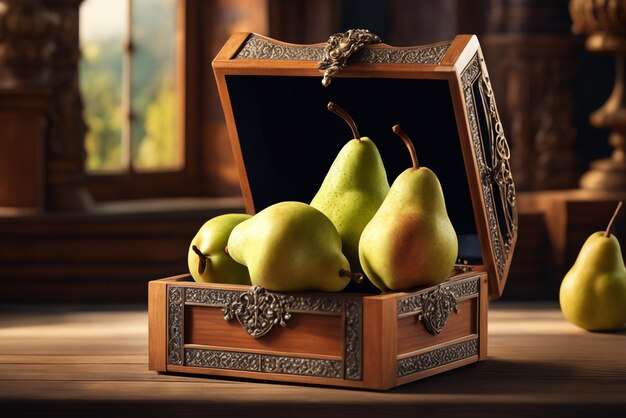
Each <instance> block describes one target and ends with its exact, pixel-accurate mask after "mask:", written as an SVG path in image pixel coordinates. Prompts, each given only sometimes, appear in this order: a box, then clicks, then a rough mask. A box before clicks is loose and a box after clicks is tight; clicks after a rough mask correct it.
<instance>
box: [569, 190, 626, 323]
mask: <svg viewBox="0 0 626 418" xmlns="http://www.w3.org/2000/svg"><path fill="white" fill-rule="evenodd" d="M621 207H622V202H620V203H619V205H618V206H617V209H616V211H615V213H614V215H613V218H611V221H610V222H609V226H608V227H607V229H606V231H602V232H595V233H593V234H591V236H590V237H589V238H587V241H585V243H584V244H583V246H582V248H581V250H580V253H579V254H578V258H577V259H576V262H575V263H574V265H573V266H572V268H571V269H570V271H569V272H568V273H567V274H566V275H565V277H564V278H563V282H562V283H561V289H560V292H559V301H560V304H561V310H562V311H563V315H564V316H565V318H567V320H568V321H570V322H571V323H572V324H574V325H577V326H579V327H581V328H583V329H586V330H588V331H610V330H616V329H620V328H622V327H623V326H624V324H625V323H626V268H624V260H623V258H622V252H621V249H620V245H619V241H618V240H617V238H615V236H614V235H611V233H610V231H611V228H612V226H613V223H614V222H615V219H616V218H617V216H618V214H619V211H620V209H621Z"/></svg>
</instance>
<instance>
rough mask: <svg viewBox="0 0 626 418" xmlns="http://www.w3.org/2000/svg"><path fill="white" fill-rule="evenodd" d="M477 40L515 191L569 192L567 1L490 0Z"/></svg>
mask: <svg viewBox="0 0 626 418" xmlns="http://www.w3.org/2000/svg"><path fill="white" fill-rule="evenodd" d="M488 6H489V7H488V16H487V22H486V28H485V34H484V35H483V36H482V37H481V43H482V45H483V49H484V53H485V59H486V61H487V65H488V66H489V74H490V76H491V79H492V84H493V85H494V91H495V92H496V95H497V96H498V103H499V104H500V110H501V117H502V119H503V123H504V124H505V126H506V127H507V128H508V132H510V133H509V137H510V138H511V143H512V144H511V146H512V149H513V150H512V153H511V165H512V169H513V175H514V177H515V183H516V188H518V190H545V189H564V188H570V187H575V186H576V183H577V179H578V157H577V154H576V152H575V150H574V140H575V137H576V131H575V128H574V98H573V93H572V92H573V88H572V87H573V86H572V84H573V77H574V74H575V66H576V60H577V54H578V51H579V50H580V42H579V41H578V40H577V39H576V38H575V37H573V36H572V35H571V34H570V25H571V21H570V18H569V15H568V0H555V1H550V2H545V1H541V0H490V1H489V2H488Z"/></svg>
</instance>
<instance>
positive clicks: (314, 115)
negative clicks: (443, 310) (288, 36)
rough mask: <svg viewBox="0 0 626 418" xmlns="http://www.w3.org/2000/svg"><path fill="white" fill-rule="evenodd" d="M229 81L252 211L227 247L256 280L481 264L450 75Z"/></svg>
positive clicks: (327, 278) (303, 280) (377, 282)
mask: <svg viewBox="0 0 626 418" xmlns="http://www.w3.org/2000/svg"><path fill="white" fill-rule="evenodd" d="M226 81H227V85H228V91H229V95H230V101H231V105H232V111H233V115H234V119H235V123H236V127H237V134H238V141H239V144H238V145H239V147H240V149H241V154H242V155H241V156H242V160H243V164H244V166H245V172H246V175H247V179H246V180H247V182H248V184H249V186H250V191H251V195H252V201H253V204H254V208H255V211H256V212H257V213H256V215H255V216H253V217H252V218H250V219H248V220H245V221H243V222H241V223H240V224H238V225H236V226H235V227H234V228H233V229H232V232H231V234H230V237H229V239H228V245H227V249H226V251H227V252H228V255H229V256H230V257H232V258H233V259H234V260H235V261H237V262H239V263H241V264H243V265H245V266H247V268H248V270H249V273H250V279H251V282H252V284H258V285H260V286H263V287H264V288H266V289H268V290H272V291H302V290H322V291H341V290H344V289H346V288H347V290H350V291H363V292H371V291H378V289H380V290H383V291H387V290H394V291H399V290H408V289H412V288H415V287H418V286H430V285H436V284H439V283H441V282H442V281H444V280H445V279H446V278H448V277H449V276H450V274H451V272H452V270H453V267H454V264H455V262H456V261H457V260H458V259H461V260H467V262H468V263H471V264H474V263H480V262H481V261H482V257H481V250H480V244H479V241H478V236H477V228H476V223H475V220H474V213H473V209H472V200H471V195H470V190H469V185H468V180H467V174H466V169H465V163H464V159H463V154H462V150H461V144H460V141H459V134H458V131H457V124H456V119H455V115H454V109H453V106H452V100H451V95H450V88H449V86H448V82H447V81H444V80H415V79H410V80H409V79H359V78H345V79H344V78H341V79H337V80H335V81H334V82H333V83H332V84H331V85H330V86H329V87H328V88H323V87H321V86H320V84H319V80H318V79H317V78H313V77H286V76H243V75H242V76H227V77H226ZM329 102H331V104H330V106H329ZM332 103H334V105H333V104H332ZM329 107H330V108H331V110H333V107H334V111H333V112H329V111H328V108H329ZM342 108H343V109H345V110H343V109H342ZM332 113H336V114H337V115H333V114H332ZM339 116H340V117H339ZM342 118H343V119H344V120H342ZM396 124H398V125H399V126H401V127H402V128H399V127H398V128H395V129H394V132H395V134H394V132H392V129H391V128H392V126H395V125H396ZM396 134H397V135H396ZM390 184H391V186H389V185H390ZM362 273H364V274H365V276H366V277H367V278H368V279H369V280H365V281H364V282H363V283H362V284H360V285H359V284H356V283H355V282H358V281H359V279H360V276H361V274H362ZM350 279H352V280H350ZM349 283H351V284H350V285H348V284H349ZM374 286H375V287H374Z"/></svg>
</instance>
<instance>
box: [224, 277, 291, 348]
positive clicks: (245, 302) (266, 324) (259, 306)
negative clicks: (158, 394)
mask: <svg viewBox="0 0 626 418" xmlns="http://www.w3.org/2000/svg"><path fill="white" fill-rule="evenodd" d="M222 310H223V311H224V319H225V320H226V321H230V320H232V319H233V318H237V320H238V321H239V323H240V324H241V326H242V327H243V328H244V329H245V330H246V332H247V333H248V334H249V335H250V336H251V337H253V338H260V337H262V336H264V335H265V334H267V333H268V332H269V331H270V330H271V329H272V328H273V327H274V325H280V326H281V327H284V326H286V325H287V321H288V320H289V319H290V318H291V313H289V311H288V310H287V306H286V304H285V298H284V296H282V295H278V294H275V293H270V292H268V291H267V290H265V289H264V288H262V287H261V286H252V287H251V288H250V290H248V291H247V292H245V293H241V294H239V295H238V296H235V297H232V298H231V299H230V300H229V301H228V302H227V303H226V304H225V305H224V307H223V308H222Z"/></svg>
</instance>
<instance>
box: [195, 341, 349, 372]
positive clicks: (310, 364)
mask: <svg viewBox="0 0 626 418" xmlns="http://www.w3.org/2000/svg"><path fill="white" fill-rule="evenodd" d="M185 365H186V366H191V367H204V368H211V369H228V370H245V371H250V372H262V373H280V374H291V375H301V376H315V377H329V378H334V379H340V378H341V377H342V373H343V371H342V362H341V361H338V360H324V359H312V358H300V357H287V356H274V355H269V354H258V353H241V352H237V351H220V350H205V349H197V348H190V349H188V350H186V351H185Z"/></svg>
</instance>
